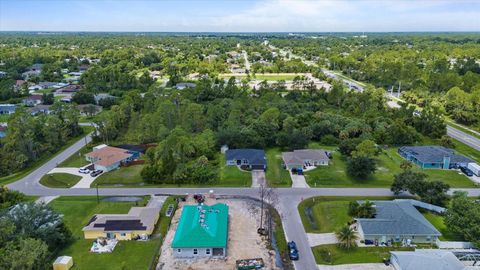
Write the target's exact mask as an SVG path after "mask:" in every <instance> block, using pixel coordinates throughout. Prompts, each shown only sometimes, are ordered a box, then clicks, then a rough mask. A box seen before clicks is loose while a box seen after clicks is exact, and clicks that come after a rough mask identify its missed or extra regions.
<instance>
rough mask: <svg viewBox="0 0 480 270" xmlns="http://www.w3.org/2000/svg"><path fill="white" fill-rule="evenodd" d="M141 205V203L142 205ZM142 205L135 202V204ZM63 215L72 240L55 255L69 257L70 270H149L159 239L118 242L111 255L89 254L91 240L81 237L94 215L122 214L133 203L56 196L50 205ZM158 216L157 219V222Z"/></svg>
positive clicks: (156, 251) (133, 204)
mask: <svg viewBox="0 0 480 270" xmlns="http://www.w3.org/2000/svg"><path fill="white" fill-rule="evenodd" d="M143 203H145V202H143ZM140 204H142V203H139V205H140ZM50 206H52V207H53V209H55V210H56V211H59V212H61V213H63V214H64V220H65V223H66V225H67V226H68V228H69V229H70V230H71V231H72V234H73V237H74V238H75V240H74V241H73V243H71V244H70V245H69V246H67V247H66V248H64V249H63V250H62V251H61V252H59V254H58V255H59V256H61V255H68V256H72V257H73V261H74V263H75V265H74V268H73V269H82V270H83V269H112V270H117V269H118V270H120V269H145V270H146V269H149V267H150V264H151V263H152V261H153V260H154V258H155V256H156V254H157V253H158V249H157V248H156V247H158V246H159V243H160V240H161V239H160V238H155V239H152V240H150V241H145V242H143V241H120V242H119V243H118V244H117V246H116V247H115V250H114V251H113V252H112V253H107V254H96V253H90V252H89V250H90V247H91V245H92V240H85V239H84V238H83V232H82V228H83V226H85V225H86V224H87V222H88V221H89V220H90V218H91V217H92V215H94V214H124V213H127V212H128V210H130V208H131V207H132V206H135V203H134V202H102V201H100V203H99V204H97V199H96V197H60V198H58V199H56V200H54V201H52V202H51V203H50ZM161 220H162V216H161V217H160V221H161Z"/></svg>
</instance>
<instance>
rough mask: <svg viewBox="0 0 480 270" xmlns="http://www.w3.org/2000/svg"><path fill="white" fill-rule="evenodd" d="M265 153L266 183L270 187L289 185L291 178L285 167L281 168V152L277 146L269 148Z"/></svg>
mask: <svg viewBox="0 0 480 270" xmlns="http://www.w3.org/2000/svg"><path fill="white" fill-rule="evenodd" d="M266 155H267V172H266V173H265V177H266V178H267V181H268V185H269V186H271V187H291V186H292V178H291V177H290V174H289V173H288V171H287V170H286V169H284V168H283V160H282V152H281V151H280V149H279V148H271V149H268V150H267V152H266Z"/></svg>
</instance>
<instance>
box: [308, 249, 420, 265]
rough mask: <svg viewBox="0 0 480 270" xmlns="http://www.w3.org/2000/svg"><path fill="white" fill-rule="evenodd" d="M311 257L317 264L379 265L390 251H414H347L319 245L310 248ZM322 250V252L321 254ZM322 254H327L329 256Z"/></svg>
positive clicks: (388, 256) (388, 255) (387, 256)
mask: <svg viewBox="0 0 480 270" xmlns="http://www.w3.org/2000/svg"><path fill="white" fill-rule="evenodd" d="M312 250H313V256H315V261H316V262H317V263H318V264H332V265H337V264H353V263H381V262H382V261H383V259H386V258H390V251H394V250H397V251H406V250H414V248H409V247H363V248H360V247H357V248H353V249H349V250H345V249H342V248H339V247H338V246H337V245H335V244H333V245H321V246H316V247H313V248H312ZM322 250H323V252H321V251H322ZM322 253H323V254H326V253H329V254H330V256H325V255H323V256H322Z"/></svg>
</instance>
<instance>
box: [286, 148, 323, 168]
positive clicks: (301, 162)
mask: <svg viewBox="0 0 480 270" xmlns="http://www.w3.org/2000/svg"><path fill="white" fill-rule="evenodd" d="M282 158H283V162H284V164H285V167H286V168H287V169H288V170H291V169H293V168H296V169H303V166H326V165H328V162H329V160H330V159H329V158H328V155H327V152H326V151H325V150H318V149H302V150H293V152H283V153H282Z"/></svg>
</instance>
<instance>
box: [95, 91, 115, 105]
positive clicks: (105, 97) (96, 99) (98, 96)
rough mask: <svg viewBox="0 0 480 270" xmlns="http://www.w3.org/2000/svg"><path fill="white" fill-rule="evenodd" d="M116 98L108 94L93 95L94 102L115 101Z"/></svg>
mask: <svg viewBox="0 0 480 270" xmlns="http://www.w3.org/2000/svg"><path fill="white" fill-rule="evenodd" d="M116 98H117V97H115V96H112V95H110V94H105V93H100V94H97V95H95V102H97V103H98V102H99V101H101V100H104V99H116Z"/></svg>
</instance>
